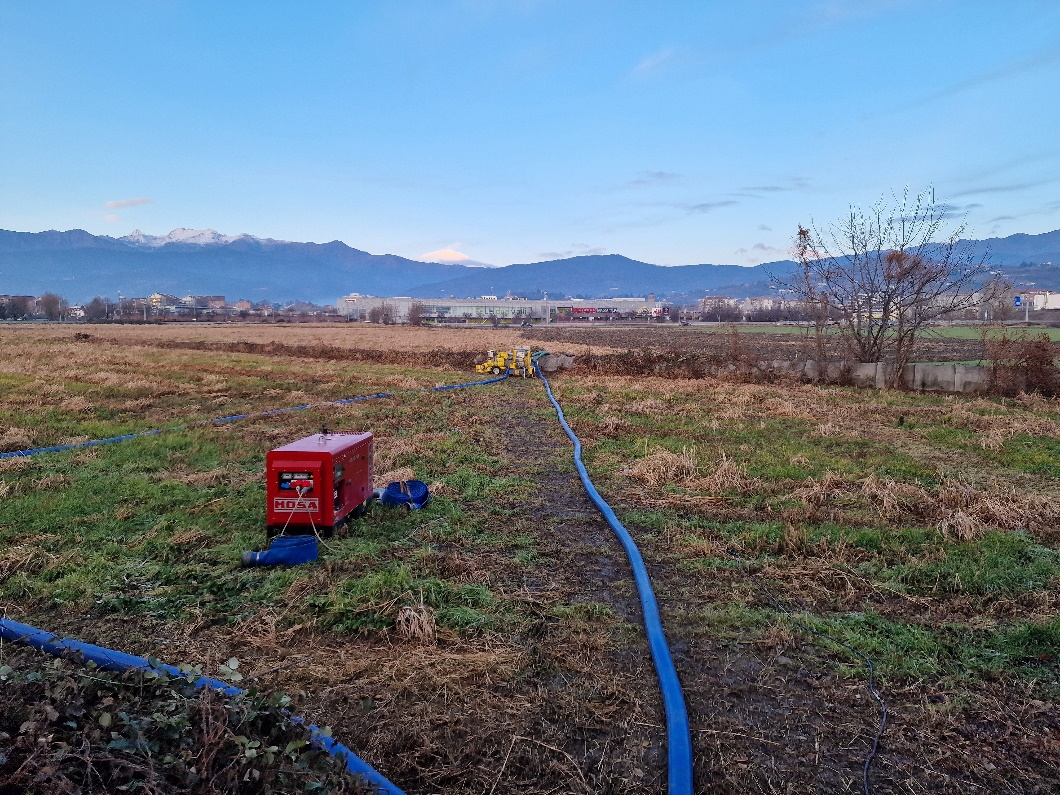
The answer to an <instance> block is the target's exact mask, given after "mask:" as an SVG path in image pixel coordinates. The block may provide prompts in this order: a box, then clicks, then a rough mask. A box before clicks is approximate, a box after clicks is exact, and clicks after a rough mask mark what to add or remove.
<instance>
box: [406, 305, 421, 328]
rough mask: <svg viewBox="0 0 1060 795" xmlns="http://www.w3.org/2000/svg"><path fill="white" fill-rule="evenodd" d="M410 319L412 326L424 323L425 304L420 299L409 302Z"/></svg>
mask: <svg viewBox="0 0 1060 795" xmlns="http://www.w3.org/2000/svg"><path fill="white" fill-rule="evenodd" d="M408 321H409V325H410V326H419V325H422V324H423V304H421V303H420V302H419V301H414V302H413V303H411V304H409V311H408Z"/></svg>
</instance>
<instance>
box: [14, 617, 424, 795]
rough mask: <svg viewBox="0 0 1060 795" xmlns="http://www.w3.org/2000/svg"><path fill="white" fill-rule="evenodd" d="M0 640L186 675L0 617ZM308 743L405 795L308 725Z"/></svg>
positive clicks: (380, 786)
mask: <svg viewBox="0 0 1060 795" xmlns="http://www.w3.org/2000/svg"><path fill="white" fill-rule="evenodd" d="M0 639H3V640H10V641H14V642H16V643H24V644H26V645H28V646H32V647H33V648H35V649H40V650H41V651H45V652H48V653H49V654H54V655H56V656H62V655H63V654H66V653H71V652H73V653H79V654H80V655H81V657H82V658H83V659H84V660H86V661H91V662H93V663H95V664H96V665H98V666H99V667H100V668H104V669H106V670H108V671H146V670H150V669H151V668H153V667H157V668H160V669H161V670H163V671H165V672H166V673H168V674H169V675H170V676H177V677H182V676H186V675H187V674H185V673H183V672H182V671H181V670H180V669H179V668H176V667H174V666H172V665H165V664H162V665H157V666H152V664H151V662H150V661H149V660H147V659H145V658H143V657H137V656H136V655H134V654H126V653H125V652H121V651H115V650H114V649H106V648H104V647H102V646H95V645H93V644H91V643H82V642H81V641H78V640H71V639H70V638H62V639H59V637H58V636H56V635H53V634H52V633H50V632H45V631H44V630H42V629H37V628H36V627H31V626H30V625H29V624H21V623H19V622H18V621H12V620H11V619H9V618H0ZM195 686H196V687H209V688H213V689H214V690H217V691H219V692H221V693H224V694H225V695H226V696H241V695H243V691H242V690H240V689H239V688H238V687H233V686H232V685H229V684H226V683H224V682H221V681H220V680H217V679H211V678H210V677H208V676H200V677H199V678H198V679H197V680H195ZM288 717H289V718H290V720H291V722H292V723H296V724H302V725H304V724H305V721H304V720H303V719H302V718H299V717H296V716H293V715H288ZM307 728H308V730H309V736H310V740H311V742H312V743H313V744H314V745H316V746H317V747H318V748H322V749H323V750H325V751H327V752H328V753H329V754H331V755H332V756H334V757H336V758H337V759H340V760H342V761H343V762H344V763H345V764H346V769H347V770H348V771H349V772H351V773H354V774H356V775H358V776H360V777H361V778H363V779H364V780H365V781H366V782H367V783H368V784H369V785H370V786H371V787H372V788H373V789H375V790H378V791H379V792H380V793H381V795H404V793H403V792H402V791H401V790H400V789H398V788H397V787H396V786H394V785H393V784H392V783H391V782H390V781H388V780H387V779H386V778H385V777H384V776H383V775H382V774H381V773H379V772H378V771H377V770H376V769H375V768H373V767H372V766H371V765H369V764H368V763H367V762H365V761H364V760H363V759H361V758H360V757H358V756H357V755H356V754H354V753H353V751H351V750H350V749H349V748H347V747H346V746H345V745H342V744H341V743H338V742H336V741H335V740H334V739H333V738H331V737H329V736H327V735H326V734H323V733H322V732H321V731H320V729H318V728H317V727H316V726H314V725H312V724H309V725H308V726H307Z"/></svg>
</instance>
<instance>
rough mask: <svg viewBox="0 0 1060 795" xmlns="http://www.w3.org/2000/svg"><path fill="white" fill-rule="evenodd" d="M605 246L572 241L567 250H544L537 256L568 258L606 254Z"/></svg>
mask: <svg viewBox="0 0 1060 795" xmlns="http://www.w3.org/2000/svg"><path fill="white" fill-rule="evenodd" d="M606 253H607V248H606V247H604V246H590V245H589V244H588V243H571V244H570V248H569V249H567V250H566V251H542V252H541V253H540V254H538V255H537V256H539V257H544V258H545V259H567V258H568V257H589V256H594V255H597V254H606Z"/></svg>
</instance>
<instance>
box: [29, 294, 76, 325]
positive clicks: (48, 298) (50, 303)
mask: <svg viewBox="0 0 1060 795" xmlns="http://www.w3.org/2000/svg"><path fill="white" fill-rule="evenodd" d="M37 305H38V306H39V307H40V311H41V312H42V313H43V314H44V316H45V317H46V318H48V320H62V317H63V315H64V314H66V310H67V309H68V308H69V306H70V303H69V302H68V301H67V300H66V299H65V298H63V297H62V296H61V295H56V294H55V293H45V294H44V295H42V296H41V297H40V298H38V299H37Z"/></svg>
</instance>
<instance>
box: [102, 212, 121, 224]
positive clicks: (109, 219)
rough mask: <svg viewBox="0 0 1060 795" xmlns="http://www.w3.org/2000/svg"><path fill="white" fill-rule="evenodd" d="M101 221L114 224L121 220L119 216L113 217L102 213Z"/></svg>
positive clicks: (111, 214) (110, 214)
mask: <svg viewBox="0 0 1060 795" xmlns="http://www.w3.org/2000/svg"><path fill="white" fill-rule="evenodd" d="M103 220H104V221H110V222H111V223H112V224H114V223H117V222H118V221H120V220H121V216H118V215H114V214H113V213H104V214H103Z"/></svg>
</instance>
